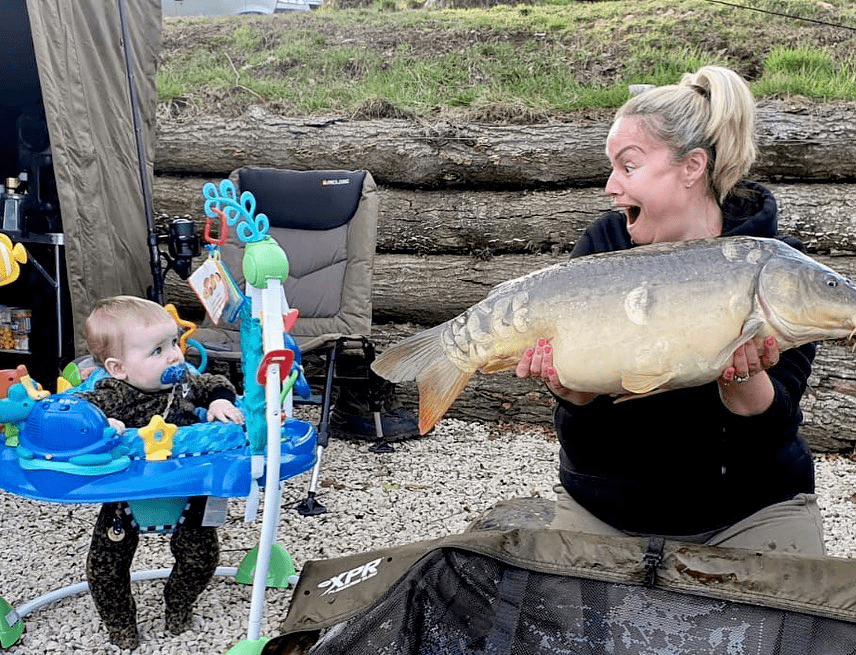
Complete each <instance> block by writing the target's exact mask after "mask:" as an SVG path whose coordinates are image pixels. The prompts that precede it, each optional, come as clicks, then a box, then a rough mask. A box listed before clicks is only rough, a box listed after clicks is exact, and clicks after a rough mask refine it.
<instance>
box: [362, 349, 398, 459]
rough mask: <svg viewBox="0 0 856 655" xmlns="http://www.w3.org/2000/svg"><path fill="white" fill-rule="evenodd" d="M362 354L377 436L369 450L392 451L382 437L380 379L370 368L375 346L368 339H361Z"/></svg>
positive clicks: (375, 451)
mask: <svg viewBox="0 0 856 655" xmlns="http://www.w3.org/2000/svg"><path fill="white" fill-rule="evenodd" d="M363 355H364V356H365V358H366V369H367V370H368V386H369V409H370V410H371V413H372V416H374V424H375V436H376V437H377V441H375V442H374V444H372V445H371V446H369V451H370V452H372V453H394V452H395V448H394V447H393V446H392V444H390V443H389V442H388V441H386V440H385V439H384V438H383V423H382V421H381V418H380V410H381V408H382V406H383V402H382V401H381V397H380V385H381V380H380V378H379V377H378V374H377V373H375V372H374V371H373V370H372V362H373V361H374V360H375V347H374V344H373V343H372V342H371V341H369V340H368V339H363Z"/></svg>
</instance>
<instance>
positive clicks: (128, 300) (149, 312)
mask: <svg viewBox="0 0 856 655" xmlns="http://www.w3.org/2000/svg"><path fill="white" fill-rule="evenodd" d="M164 320H167V321H171V320H173V318H172V316H170V314H169V312H167V311H166V310H165V309H164V308H163V307H161V306H160V305H158V304H157V303H156V302H152V301H151V300H145V299H144V298H137V297H136V296H113V297H112V298H104V299H102V300H99V301H98V302H96V303H95V306H94V307H93V308H92V312H91V313H90V314H89V317H88V318H87V319H86V323H85V325H84V335H85V337H86V345H87V347H88V348H89V352H90V353H92V356H93V357H94V358H95V360H96V361H97V362H98V363H99V364H102V365H103V364H104V362H105V361H106V360H107V359H109V358H110V357H122V356H123V355H124V352H125V344H126V341H127V339H128V337H129V336H130V333H131V329H132V328H134V327H148V326H150V325H155V324H157V323H161V322H163V321H164Z"/></svg>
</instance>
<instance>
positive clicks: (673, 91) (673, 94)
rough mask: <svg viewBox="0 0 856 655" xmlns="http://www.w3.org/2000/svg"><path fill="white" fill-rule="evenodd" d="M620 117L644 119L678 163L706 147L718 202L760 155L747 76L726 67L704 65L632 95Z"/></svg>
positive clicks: (622, 109) (621, 110) (653, 134)
mask: <svg viewBox="0 0 856 655" xmlns="http://www.w3.org/2000/svg"><path fill="white" fill-rule="evenodd" d="M621 116H635V117H639V118H641V119H642V120H643V121H644V123H645V125H646V127H647V128H648V130H649V132H650V133H651V135H652V136H653V137H654V138H656V139H657V140H659V141H661V142H662V143H663V144H664V145H666V146H667V147H668V148H669V149H670V150H671V151H672V155H673V158H674V160H675V161H682V160H683V159H684V158H685V157H686V156H687V155H688V154H689V153H690V152H691V151H692V150H695V149H696V148H702V149H703V150H704V151H705V152H706V153H707V157H708V169H707V178H708V188H709V189H710V192H711V194H712V195H713V197H714V198H716V199H717V200H718V201H719V202H720V203H721V202H722V201H723V200H724V199H725V197H726V196H727V195H728V194H729V192H730V191H731V190H732V189H733V188H734V186H735V185H736V184H737V183H738V182H739V181H740V180H741V179H742V178H743V177H745V176H746V174H747V173H748V172H749V169H750V168H751V167H752V164H753V163H754V162H755V157H756V156H757V147H756V143H755V140H756V136H755V100H754V98H753V97H752V92H751V91H750V90H749V87H748V85H747V84H746V82H745V81H744V80H743V78H741V77H740V76H739V75H738V74H737V73H735V72H734V71H732V70H729V69H727V68H722V67H720V66H704V67H702V68H700V69H699V70H698V71H697V72H695V73H686V74H685V75H684V76H683V77H682V78H681V81H680V82H679V83H678V84H676V85H670V86H661V87H656V88H654V89H651V90H649V91H645V92H644V93H640V94H639V95H636V96H633V97H632V98H631V99H630V100H628V101H627V102H626V103H625V104H624V106H623V107H621V109H619V110H618V113H617V115H616V120H617V119H618V118H620V117H621Z"/></svg>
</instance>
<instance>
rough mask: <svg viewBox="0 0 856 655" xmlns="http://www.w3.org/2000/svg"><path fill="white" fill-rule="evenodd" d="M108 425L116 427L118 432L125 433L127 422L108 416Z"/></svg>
mask: <svg viewBox="0 0 856 655" xmlns="http://www.w3.org/2000/svg"><path fill="white" fill-rule="evenodd" d="M107 425H109V426H110V427H111V428H115V429H116V433H117V434H125V424H124V423H122V421H120V420H119V419H117V418H108V419H107Z"/></svg>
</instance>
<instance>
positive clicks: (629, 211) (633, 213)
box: [624, 207, 640, 226]
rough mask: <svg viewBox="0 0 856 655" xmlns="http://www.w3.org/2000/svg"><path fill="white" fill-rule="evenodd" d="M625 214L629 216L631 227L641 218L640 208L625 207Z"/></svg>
mask: <svg viewBox="0 0 856 655" xmlns="http://www.w3.org/2000/svg"><path fill="white" fill-rule="evenodd" d="M624 213H625V215H626V216H627V225H628V226H630V225H633V224H634V223H635V222H636V219H637V218H639V213H640V209H639V207H625V208H624Z"/></svg>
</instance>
